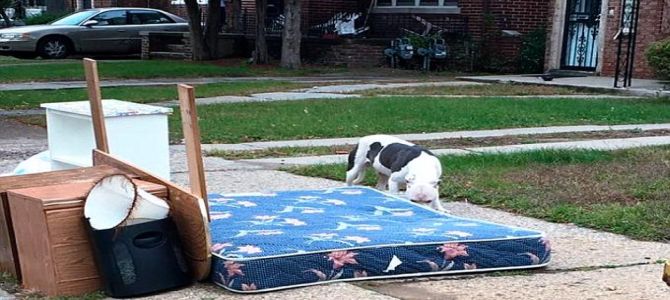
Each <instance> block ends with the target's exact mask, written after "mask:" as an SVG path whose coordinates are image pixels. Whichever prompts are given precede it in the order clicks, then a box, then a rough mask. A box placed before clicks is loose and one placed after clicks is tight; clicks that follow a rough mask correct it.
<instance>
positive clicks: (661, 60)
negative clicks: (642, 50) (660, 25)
mask: <svg viewBox="0 0 670 300" xmlns="http://www.w3.org/2000/svg"><path fill="white" fill-rule="evenodd" d="M646 54H647V62H649V66H650V67H651V68H652V69H654V71H655V72H656V75H658V77H659V79H664V80H670V39H665V40H661V41H658V42H656V43H653V44H651V45H650V46H649V48H647V53H646Z"/></svg>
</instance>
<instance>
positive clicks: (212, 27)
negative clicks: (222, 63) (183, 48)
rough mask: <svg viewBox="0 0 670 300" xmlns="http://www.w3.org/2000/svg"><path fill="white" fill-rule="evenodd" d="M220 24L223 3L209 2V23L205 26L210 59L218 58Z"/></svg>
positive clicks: (214, 0)
mask: <svg viewBox="0 0 670 300" xmlns="http://www.w3.org/2000/svg"><path fill="white" fill-rule="evenodd" d="M219 24H221V1H219V0H209V4H208V5H207V23H206V24H205V36H204V38H205V45H207V49H206V50H207V51H209V53H208V54H209V59H214V58H216V57H217V52H218V48H219V47H218V44H219Z"/></svg>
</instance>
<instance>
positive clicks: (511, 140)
mask: <svg viewBox="0 0 670 300" xmlns="http://www.w3.org/2000/svg"><path fill="white" fill-rule="evenodd" d="M40 121H41V120H38V121H37V122H34V121H32V120H30V119H29V120H26V121H25V122H24V123H26V124H32V125H38V126H39V125H40V123H39V122H40ZM665 135H670V130H645V131H641V130H617V131H614V130H609V131H593V132H566V133H550V134H530V135H512V136H503V137H484V138H451V139H438V140H424V141H410V142H414V143H415V144H418V145H421V146H423V147H426V148H428V149H453V148H456V149H461V148H470V147H491V146H504V145H522V144H536V143H555V142H565V141H583V140H593V139H613V138H619V139H620V138H633V137H645V136H665ZM352 148H353V146H351V145H336V146H319V147H278V148H268V149H263V150H252V151H245V150H240V151H223V150H215V151H209V152H207V154H208V155H210V156H217V157H222V158H225V159H230V160H237V159H257V158H267V157H300V156H312V155H333V154H347V153H349V151H350V150H351V149H352Z"/></svg>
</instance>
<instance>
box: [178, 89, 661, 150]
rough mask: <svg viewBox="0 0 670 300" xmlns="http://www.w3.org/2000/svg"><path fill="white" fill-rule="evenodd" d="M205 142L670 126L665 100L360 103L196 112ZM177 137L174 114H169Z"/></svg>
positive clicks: (369, 100) (236, 106) (271, 105)
mask: <svg viewBox="0 0 670 300" xmlns="http://www.w3.org/2000/svg"><path fill="white" fill-rule="evenodd" d="M198 115H199V119H200V128H201V133H202V140H203V142H204V143H239V142H248V141H263V140H285V139H310V138H331V137H355V136H362V135H366V134H376V133H414V132H438V131H453V130H476V129H496V128H512V127H531V126H551V125H583V124H636V123H665V122H670V100H668V99H654V100H652V99H644V100H639V99H638V100H634V99H630V100H618V99H617V100H613V99H600V100H597V99H593V100H580V99H560V100H556V99H554V100H539V99H522V100H510V99H504V98H495V97H492V98H479V99H472V98H463V99H439V98H411V99H405V98H375V97H372V98H362V99H346V100H310V101H292V102H272V103H236V104H221V105H208V106H203V107H200V108H198ZM170 123H171V132H172V134H173V136H172V138H173V139H179V138H181V134H180V132H179V131H180V125H179V124H180V121H179V114H178V113H175V114H173V115H172V116H171V122H170Z"/></svg>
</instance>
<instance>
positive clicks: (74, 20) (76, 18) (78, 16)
mask: <svg viewBox="0 0 670 300" xmlns="http://www.w3.org/2000/svg"><path fill="white" fill-rule="evenodd" d="M96 13H98V11H95V10H85V11H80V12H78V13H74V14H71V15H69V16H66V17H64V18H62V19H59V20H56V21H54V22H53V23H51V25H79V23H81V22H82V21H84V20H86V19H88V18H89V17H91V16H92V15H95V14H96Z"/></svg>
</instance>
